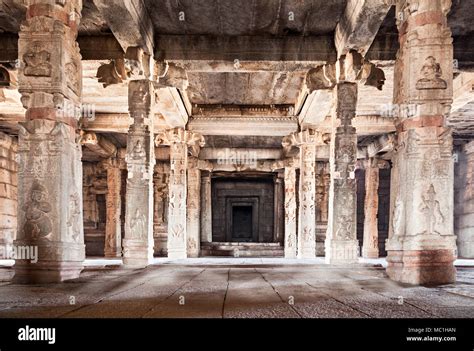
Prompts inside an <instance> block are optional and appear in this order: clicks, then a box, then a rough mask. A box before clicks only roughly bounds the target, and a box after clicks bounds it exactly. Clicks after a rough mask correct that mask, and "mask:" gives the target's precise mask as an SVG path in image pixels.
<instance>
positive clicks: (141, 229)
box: [130, 208, 147, 238]
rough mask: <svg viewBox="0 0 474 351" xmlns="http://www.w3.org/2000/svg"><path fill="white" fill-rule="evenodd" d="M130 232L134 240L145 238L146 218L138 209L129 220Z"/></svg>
mask: <svg viewBox="0 0 474 351" xmlns="http://www.w3.org/2000/svg"><path fill="white" fill-rule="evenodd" d="M130 230H131V232H132V234H133V235H134V236H135V237H136V238H145V237H146V234H147V233H146V232H147V231H146V217H145V215H144V214H141V213H140V210H139V209H138V208H137V210H136V211H135V215H134V216H133V217H132V219H131V220H130Z"/></svg>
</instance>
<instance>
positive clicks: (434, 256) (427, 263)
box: [387, 249, 456, 285]
mask: <svg viewBox="0 0 474 351" xmlns="http://www.w3.org/2000/svg"><path fill="white" fill-rule="evenodd" d="M454 260H455V255H454V251H453V250H446V249H444V250H410V251H388V256H387V263H388V266H387V275H388V276H389V278H390V279H392V280H395V281H398V282H401V283H407V284H413V285H441V284H451V283H454V282H455V281H456V268H455V267H454Z"/></svg>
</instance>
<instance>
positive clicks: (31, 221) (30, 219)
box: [23, 182, 53, 239]
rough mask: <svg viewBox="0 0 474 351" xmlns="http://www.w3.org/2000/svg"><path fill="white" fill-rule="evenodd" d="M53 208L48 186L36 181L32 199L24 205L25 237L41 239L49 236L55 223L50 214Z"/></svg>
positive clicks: (31, 194) (31, 195)
mask: <svg viewBox="0 0 474 351" xmlns="http://www.w3.org/2000/svg"><path fill="white" fill-rule="evenodd" d="M51 210H52V207H51V205H50V204H49V203H48V192H47V190H46V188H45V187H44V186H42V185H40V184H39V183H36V182H35V183H34V184H33V186H32V187H31V192H30V201H28V203H27V204H26V205H25V206H24V207H23V211H25V217H26V222H25V226H24V228H23V230H24V233H25V237H27V238H31V239H41V238H47V237H48V236H49V235H50V234H51V232H52V230H53V224H52V222H51V219H50V218H49V215H48V213H49V212H51Z"/></svg>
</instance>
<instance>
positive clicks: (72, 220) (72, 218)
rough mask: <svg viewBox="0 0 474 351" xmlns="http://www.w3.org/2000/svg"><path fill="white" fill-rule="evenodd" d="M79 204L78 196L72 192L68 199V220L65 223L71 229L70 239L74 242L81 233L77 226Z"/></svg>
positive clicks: (79, 212)
mask: <svg viewBox="0 0 474 351" xmlns="http://www.w3.org/2000/svg"><path fill="white" fill-rule="evenodd" d="M80 206H81V202H80V198H79V194H78V193H77V192H74V193H73V194H71V196H70V197H69V218H68V221H67V225H68V227H70V228H71V231H72V239H73V240H74V241H78V239H79V235H80V233H81V230H80V225H79V218H80V215H81V207H80Z"/></svg>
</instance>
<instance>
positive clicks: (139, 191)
mask: <svg viewBox="0 0 474 351" xmlns="http://www.w3.org/2000/svg"><path fill="white" fill-rule="evenodd" d="M154 100H155V92H154V89H153V83H152V81H150V80H147V79H143V80H132V81H130V83H129V86H128V105H129V112H130V116H131V117H132V118H133V124H132V125H131V126H130V130H129V132H128V139H127V154H126V156H125V161H126V163H127V170H128V177H127V191H126V204H125V206H126V207H125V237H124V239H123V263H124V265H127V266H134V267H146V266H147V265H149V264H150V263H152V261H153V245H154V241H153V169H154V165H155V148H154V145H153V117H154V112H153V105H154Z"/></svg>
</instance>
